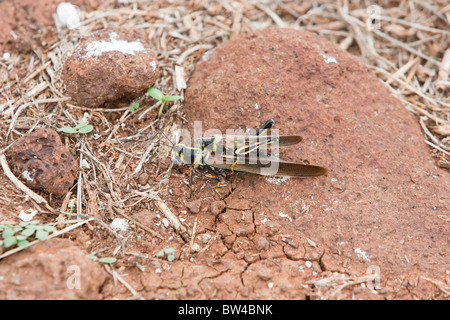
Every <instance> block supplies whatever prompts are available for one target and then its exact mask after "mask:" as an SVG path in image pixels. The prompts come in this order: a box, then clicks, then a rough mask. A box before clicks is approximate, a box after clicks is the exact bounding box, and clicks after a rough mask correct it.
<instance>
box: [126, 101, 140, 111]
mask: <svg viewBox="0 0 450 320" xmlns="http://www.w3.org/2000/svg"><path fill="white" fill-rule="evenodd" d="M138 108H139V102H136V103H133V104H132V105H131V106H130V107H129V108H128V111H129V112H130V113H132V112H135V111H136V110H137V109H138Z"/></svg>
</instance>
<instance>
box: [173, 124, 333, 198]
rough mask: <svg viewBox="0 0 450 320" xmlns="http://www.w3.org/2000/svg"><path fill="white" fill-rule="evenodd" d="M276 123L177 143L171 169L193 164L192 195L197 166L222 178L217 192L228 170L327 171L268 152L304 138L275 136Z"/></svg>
mask: <svg viewBox="0 0 450 320" xmlns="http://www.w3.org/2000/svg"><path fill="white" fill-rule="evenodd" d="M274 123H275V121H274V120H272V119H270V120H268V121H267V122H266V123H265V124H264V125H263V126H262V127H261V128H260V129H258V130H257V131H256V132H255V134H253V135H220V134H216V135H212V136H203V137H199V138H195V139H194V145H193V146H190V145H186V144H183V143H178V144H176V145H174V147H173V156H172V161H171V165H170V168H172V165H173V164H174V163H175V164H178V165H183V164H187V165H190V166H191V172H190V178H189V186H190V189H191V194H192V177H193V171H194V169H195V170H197V171H198V172H200V173H202V174H203V175H205V176H207V177H209V178H213V179H216V180H218V181H219V183H218V185H217V186H216V192H217V187H218V186H219V184H220V181H221V178H222V177H225V176H226V170H229V171H231V172H232V173H234V172H247V173H253V174H258V175H263V176H275V177H313V176H321V175H324V174H326V173H327V169H325V168H323V167H320V166H314V165H306V164H301V163H297V162H289V161H284V160H280V159H279V158H277V157H275V156H272V155H268V154H267V151H268V150H276V148H278V147H285V146H290V145H295V144H297V143H299V142H300V141H302V137H301V136H296V135H272V134H271V130H270V129H271V128H272V127H273V125H274ZM169 170H170V169H169Z"/></svg>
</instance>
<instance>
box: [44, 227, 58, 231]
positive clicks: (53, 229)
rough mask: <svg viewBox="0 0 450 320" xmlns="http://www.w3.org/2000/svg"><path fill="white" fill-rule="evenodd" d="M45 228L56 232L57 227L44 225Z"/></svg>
mask: <svg viewBox="0 0 450 320" xmlns="http://www.w3.org/2000/svg"><path fill="white" fill-rule="evenodd" d="M44 230H45V231H48V232H55V231H56V228H55V227H53V226H44Z"/></svg>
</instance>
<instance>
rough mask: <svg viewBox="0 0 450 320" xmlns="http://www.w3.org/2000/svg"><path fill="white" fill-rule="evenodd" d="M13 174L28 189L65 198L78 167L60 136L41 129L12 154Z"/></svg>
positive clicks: (20, 141)
mask: <svg viewBox="0 0 450 320" xmlns="http://www.w3.org/2000/svg"><path fill="white" fill-rule="evenodd" d="M7 157H8V158H9V159H10V161H11V162H12V171H13V172H14V174H15V175H16V176H17V177H19V178H20V179H21V180H22V181H23V182H24V183H25V184H26V185H27V186H28V187H30V188H31V189H36V190H44V191H46V192H48V193H52V194H53V195H55V196H62V195H64V194H65V193H66V192H67V191H68V190H69V188H70V187H72V185H73V183H74V181H75V178H76V176H77V171H78V166H77V163H76V161H75V158H74V157H73V156H72V154H71V153H70V151H69V149H68V148H67V147H66V146H65V145H64V144H63V143H62V142H61V139H60V137H59V136H58V134H57V133H56V132H55V131H54V130H52V129H49V128H39V129H37V130H35V131H34V132H31V133H28V134H25V135H24V136H23V137H21V138H19V139H18V140H17V141H16V142H14V144H13V145H12V146H11V148H10V149H9V150H8V153H7Z"/></svg>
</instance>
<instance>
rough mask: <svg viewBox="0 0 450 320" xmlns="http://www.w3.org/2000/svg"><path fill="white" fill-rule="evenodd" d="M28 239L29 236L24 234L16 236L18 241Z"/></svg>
mask: <svg viewBox="0 0 450 320" xmlns="http://www.w3.org/2000/svg"><path fill="white" fill-rule="evenodd" d="M26 239H27V237H25V236H23V235H21V234H18V235H17V236H16V240H17V241H23V240H26Z"/></svg>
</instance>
